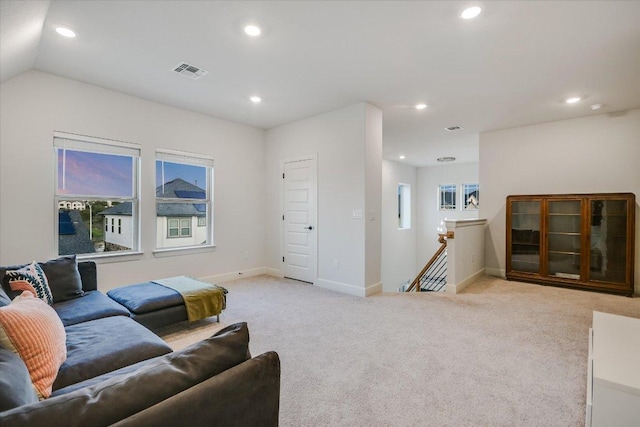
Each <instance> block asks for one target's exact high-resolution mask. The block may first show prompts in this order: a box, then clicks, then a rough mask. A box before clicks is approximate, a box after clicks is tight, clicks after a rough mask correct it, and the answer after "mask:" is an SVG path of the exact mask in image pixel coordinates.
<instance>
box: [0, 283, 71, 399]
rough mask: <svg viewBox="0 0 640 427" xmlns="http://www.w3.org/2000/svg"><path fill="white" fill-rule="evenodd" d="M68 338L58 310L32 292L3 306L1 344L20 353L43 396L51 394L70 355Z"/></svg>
mask: <svg viewBox="0 0 640 427" xmlns="http://www.w3.org/2000/svg"><path fill="white" fill-rule="evenodd" d="M66 340H67V335H66V333H65V331H64V326H62V321H61V320H60V318H59V317H58V315H57V314H56V312H55V310H54V309H53V308H51V307H49V306H48V305H47V304H45V303H44V302H43V301H42V300H40V299H38V298H35V297H34V296H33V295H32V294H31V293H30V292H23V293H22V294H20V295H19V296H17V297H16V298H15V299H14V300H13V301H12V302H11V304H9V305H7V306H5V307H0V345H2V346H4V347H5V348H7V349H9V350H11V351H13V352H14V353H16V354H17V355H18V356H20V358H21V359H22V361H23V362H24V364H25V365H26V366H27V370H28V371H29V376H30V377H31V382H32V383H33V387H34V388H35V390H36V393H37V395H38V398H40V399H46V398H47V397H49V396H50V395H51V387H52V385H53V382H54V381H55V379H56V376H57V375H58V370H59V369H60V366H61V365H62V364H63V363H64V361H65V360H66V359H67V346H66Z"/></svg>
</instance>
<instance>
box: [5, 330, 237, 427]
mask: <svg viewBox="0 0 640 427" xmlns="http://www.w3.org/2000/svg"><path fill="white" fill-rule="evenodd" d="M131 322H133V321H132V320H131ZM248 344H249V331H248V329H247V325H246V323H238V324H235V325H231V326H229V327H227V328H225V329H223V330H221V331H220V332H218V333H217V334H216V335H214V336H213V337H211V338H208V339H206V340H203V341H201V342H199V343H196V344H193V345H191V346H189V347H187V348H185V349H184V350H181V351H177V352H174V353H171V354H168V355H166V356H162V357H158V358H155V359H153V360H149V361H147V362H146V363H142V364H139V365H137V369H136V370H135V371H134V372H130V371H127V373H126V374H123V375H116V376H112V377H110V378H108V379H106V380H105V381H101V382H100V383H97V384H94V385H91V386H89V387H83V388H81V389H79V390H75V391H73V392H70V393H67V394H63V395H58V396H56V397H52V398H50V399H47V400H46V401H43V402H39V403H38V404H35V405H34V404H32V405H25V406H21V407H19V408H15V409H12V410H10V411H7V412H4V413H3V414H2V416H3V421H5V422H6V423H7V425H12V426H32V425H46V426H47V427H57V426H60V427H62V426H64V427H73V426H86V425H96V424H100V425H110V424H113V423H115V422H117V421H119V420H122V419H124V418H127V417H129V416H131V415H133V414H135V413H138V412H140V411H142V410H144V409H145V408H148V407H151V406H153V405H155V404H157V403H158V402H161V401H163V400H165V399H167V398H169V397H171V396H173V395H175V394H177V393H180V392H181V391H184V390H186V389H188V388H190V387H192V386H194V385H196V384H199V383H201V382H203V381H205V380H206V379H208V378H210V377H212V376H215V375H217V374H218V373H220V372H223V371H226V370H227V369H229V368H231V367H233V366H236V365H238V364H240V363H242V362H244V361H245V360H246V359H247V357H248V354H249V353H248V349H249V347H248ZM120 372H123V371H120ZM157 385H161V386H160V387H159V386H157ZM68 414H73V416H72V417H69V416H68ZM97 420H99V422H98V421H97Z"/></svg>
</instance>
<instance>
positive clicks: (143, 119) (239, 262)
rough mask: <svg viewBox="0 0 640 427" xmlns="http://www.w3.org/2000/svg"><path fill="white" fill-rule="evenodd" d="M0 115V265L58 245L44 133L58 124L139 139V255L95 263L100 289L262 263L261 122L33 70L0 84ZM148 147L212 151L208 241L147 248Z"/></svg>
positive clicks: (151, 177)
mask: <svg viewBox="0 0 640 427" xmlns="http://www.w3.org/2000/svg"><path fill="white" fill-rule="evenodd" d="M0 123H2V126H1V127H0V146H1V147H2V151H1V153H0V154H1V157H0V195H1V197H2V198H1V200H0V234H1V235H2V240H1V241H0V254H1V258H0V264H1V265H9V264H15V263H24V262H30V261H32V260H39V261H44V260H47V259H49V258H52V257H55V256H56V254H57V248H56V246H55V236H54V221H55V218H57V216H56V207H54V200H53V193H54V184H53V182H54V180H53V178H54V166H55V159H54V151H53V132H54V131H62V132H68V133H75V134H81V135H89V136H95V137H101V138H109V139H114V140H122V141H127V142H132V143H137V144H140V145H141V146H142V167H141V175H140V179H141V188H142V191H141V215H142V218H143V221H142V225H141V246H142V251H143V252H144V254H143V255H142V256H141V257H140V258H138V259H136V260H128V261H120V262H109V263H101V264H100V265H99V266H98V276H99V286H100V288H101V289H102V290H106V289H110V288H112V287H115V286H120V285H125V284H130V283H136V282H140V281H146V280H149V279H153V278H158V277H167V276H175V275H180V274H188V275H192V276H195V277H208V276H215V275H220V274H225V273H230V272H238V271H246V270H252V269H255V268H263V267H265V265H266V261H265V256H264V236H265V233H264V228H265V216H264V211H265V200H266V199H265V184H264V176H265V166H264V165H265V163H264V155H265V150H264V131H263V130H260V129H255V128H252V127H249V126H244V125H240V124H237V123H233V122H229V121H225V120H220V119H217V118H214V117H211V116H207V115H203V114H198V113H193V112H189V111H186V110H182V109H179V108H174V107H169V106H166V105H162V104H158V103H155V102H150V101H146V100H143V99H140V98H136V97H133V96H128V95H124V94H121V93H118V92H114V91H111V90H106V89H102V88H99V87H97V86H92V85H88V84H85V83H81V82H78V81H75V80H70V79H66V78H61V77H57V76H54V75H51V74H47V73H43V72H39V71H28V72H25V73H23V74H20V75H18V76H16V77H14V78H13V79H10V80H8V81H6V82H4V83H2V85H0ZM157 148H165V149H167V148H168V149H178V150H183V151H191V152H195V153H202V154H207V155H211V156H213V157H214V159H215V172H214V175H215V186H214V221H215V227H214V237H215V243H216V248H215V250H212V251H207V252H199V253H190V254H188V255H186V254H185V255H181V256H167V255H165V256H163V257H161V258H156V257H155V256H154V255H153V253H152V251H153V249H154V248H155V238H156V237H155V236H156V232H155V224H156V221H155V218H156V214H155V150H156V149H157ZM145 219H147V220H145ZM245 254H246V255H245ZM245 256H246V258H245Z"/></svg>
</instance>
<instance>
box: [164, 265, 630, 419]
mask: <svg viewBox="0 0 640 427" xmlns="http://www.w3.org/2000/svg"><path fill="white" fill-rule="evenodd" d="M224 286H225V287H226V288H227V289H228V290H229V294H228V295H227V309H226V310H225V312H224V314H223V315H222V316H221V323H219V324H218V323H216V322H215V319H207V320H204V321H199V322H196V323H194V324H191V325H189V324H187V323H186V322H185V323H181V324H177V325H172V326H170V327H167V328H164V329H163V330H161V331H160V334H161V336H162V337H163V338H164V339H165V340H166V341H167V342H168V343H169V344H170V345H171V346H172V347H173V348H174V349H179V348H183V347H185V346H187V345H189V344H191V343H193V342H195V341H197V340H200V339H203V338H206V337H208V336H210V335H211V334H213V333H214V332H215V331H217V330H218V329H220V328H222V327H224V326H226V325H229V324H232V323H235V322H240V321H246V322H247V323H248V325H249V331H250V334H251V343H250V348H251V352H252V354H253V355H257V354H260V353H263V352H265V351H268V350H275V351H277V352H278V354H279V355H280V359H281V363H282V380H281V397H280V424H281V425H282V426H581V425H584V421H585V400H586V375H587V354H588V330H589V327H590V326H591V324H592V312H593V311H594V310H597V311H604V312H608V313H614V314H620V315H625V316H630V317H638V318H640V299H639V298H635V299H633V298H627V297H621V296H615V295H606V294H600V293H593V292H585V291H577V290H569V289H561V288H553V287H544V286H539V285H532V284H525V283H519V282H508V281H505V280H501V279H499V278H494V277H489V276H485V277H482V278H481V279H480V280H478V281H477V282H476V283H474V284H472V285H471V286H469V287H468V288H467V289H466V290H465V292H463V293H461V294H458V295H450V294H446V293H442V292H438V293H421V294H398V293H381V294H377V295H374V296H371V297H368V298H360V297H355V296H350V295H346V294H341V293H337V292H333V291H329V290H326V289H322V288H318V287H315V286H312V285H309V284H305V283H301V282H296V281H293V280H287V279H278V278H274V277H270V276H257V277H252V278H246V279H240V280H236V281H233V282H226V283H225V284H224Z"/></svg>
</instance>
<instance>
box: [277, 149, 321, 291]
mask: <svg viewBox="0 0 640 427" xmlns="http://www.w3.org/2000/svg"><path fill="white" fill-rule="evenodd" d="M305 160H310V161H311V162H312V163H313V165H314V166H315V171H316V175H315V177H314V178H315V179H314V180H313V217H314V220H315V224H314V225H313V228H314V230H315V232H316V238H315V242H314V249H315V263H314V267H315V268H314V269H313V270H314V271H312V273H313V274H312V277H313V282H312V283H313V284H314V285H315V284H316V282H317V281H318V260H319V256H318V232H319V227H318V223H319V221H318V153H314V154H310V155H307V156H301V157H292V158H288V159H282V160H280V176H282V174H284V166H285V164H286V163H295V162H302V161H305ZM283 215H284V179H283V178H280V213H279V215H278V218H279V220H278V222H279V223H280V233H279V235H280V257H279V259H282V257H284V256H285V248H284V240H285V239H284V220H282V216H283ZM279 270H280V276H281V277H284V263H283V262H280V268H279Z"/></svg>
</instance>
